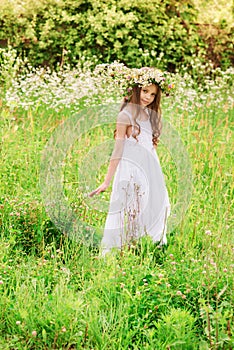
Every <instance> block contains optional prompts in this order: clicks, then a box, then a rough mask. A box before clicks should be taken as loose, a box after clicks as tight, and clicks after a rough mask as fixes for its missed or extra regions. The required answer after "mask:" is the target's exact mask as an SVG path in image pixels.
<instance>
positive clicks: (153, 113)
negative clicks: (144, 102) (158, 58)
mask: <svg viewBox="0 0 234 350" xmlns="http://www.w3.org/2000/svg"><path fill="white" fill-rule="evenodd" d="M156 87H157V92H156V95H155V98H154V100H153V102H152V103H151V104H150V105H148V106H147V109H148V112H149V117H150V123H151V127H152V142H153V145H154V146H157V145H158V143H159V136H160V134H161V130H162V122H161V107H160V102H161V88H160V87H159V86H158V85H156ZM141 89H142V88H141V87H139V86H134V87H133V89H132V95H131V96H130V98H124V102H123V104H122V106H121V108H120V111H122V110H123V109H124V108H125V107H126V106H127V104H128V103H131V104H132V106H133V109H134V113H133V122H134V125H136V126H137V128H138V135H139V134H140V132H141V128H140V125H139V124H138V123H137V121H136V119H137V117H138V116H139V114H140V110H141V106H140V95H141ZM138 106H139V107H138ZM133 137H135V138H136V139H137V135H135V134H134V135H133Z"/></svg>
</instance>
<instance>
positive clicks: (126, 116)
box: [117, 108, 132, 124]
mask: <svg viewBox="0 0 234 350" xmlns="http://www.w3.org/2000/svg"><path fill="white" fill-rule="evenodd" d="M117 121H118V122H122V123H126V124H129V123H130V124H132V116H131V113H130V111H129V110H128V109H127V108H124V109H123V110H122V111H120V112H119V114H118V117H117Z"/></svg>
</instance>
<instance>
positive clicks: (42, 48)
mask: <svg viewBox="0 0 234 350" xmlns="http://www.w3.org/2000/svg"><path fill="white" fill-rule="evenodd" d="M0 16H1V18H2V21H1V26H0V45H1V46H2V47H4V46H5V47H6V46H7V45H12V46H13V47H14V48H16V49H17V52H18V53H19V54H20V55H21V56H22V57H23V58H24V57H27V58H28V59H29V61H30V62H31V63H32V64H33V65H34V66H35V65H50V66H56V65H57V64H59V65H63V64H64V63H65V62H67V63H70V64H73V65H74V64H75V63H76V62H77V60H78V59H80V58H81V57H83V56H84V57H85V58H86V59H89V60H90V59H91V60H92V61H95V62H97V61H98V62H111V61H114V60H120V61H122V62H124V63H126V64H127V65H129V66H142V65H156V66H159V67H162V68H167V69H169V70H172V71H173V70H174V69H175V68H176V67H178V66H180V65H181V63H183V64H186V65H189V64H190V61H191V57H192V56H193V55H199V57H201V58H202V59H203V60H204V59H205V57H206V56H207V57H208V58H210V59H211V60H213V61H215V64H216V65H217V64H218V65H222V64H224V65H225V67H227V65H228V64H230V62H231V55H232V52H231V50H232V47H231V38H230V33H231V29H229V30H227V29H222V28H221V27H219V28H218V33H219V35H218V38H217V39H216V40H213V39H212V40H213V41H214V43H213V44H212V45H211V44H210V40H211V38H210V37H209V35H208V34H207V33H208V32H206V31H204V30H203V29H202V33H201V28H200V27H197V26H196V18H197V10H196V8H195V5H194V4H193V1H191V0H187V1H185V0H183V1H180V2H178V1H175V0H173V1H167V0H164V1H160V0H152V1H151V2H145V1H144V0H139V1H137V2H129V1H128V0H120V1H117V0H108V1H107V0H92V1H91V0H89V1H84V0H80V1H73V0H66V1H61V0H60V1H56V0H50V1H44V0H38V1H35V0H34V1H31V0H27V1H25V2H24V6H22V5H20V2H14V3H13V2H10V1H9V0H4V1H3V2H1V5H0ZM212 38H213V37H212Z"/></svg>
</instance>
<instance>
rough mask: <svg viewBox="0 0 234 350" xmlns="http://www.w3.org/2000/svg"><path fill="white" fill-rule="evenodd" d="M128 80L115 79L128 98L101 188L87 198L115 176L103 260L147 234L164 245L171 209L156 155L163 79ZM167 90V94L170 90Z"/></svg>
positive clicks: (150, 75)
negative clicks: (111, 251)
mask: <svg viewBox="0 0 234 350" xmlns="http://www.w3.org/2000/svg"><path fill="white" fill-rule="evenodd" d="M126 69H127V68H126ZM127 74H128V75H127ZM127 74H126V71H124V72H123V74H122V76H121V79H120V75H121V73H120V72H118V79H119V80H120V81H121V82H123V81H124V79H125V80H126V82H125V89H126V88H127V91H128V94H129V96H125V98H124V102H123V104H122V106H121V109H120V113H119V115H118V118H117V124H116V130H115V147H114V151H113V153H112V156H111V160H110V164H109V167H108V171H107V174H106V177H105V180H104V182H103V183H102V184H101V185H100V186H99V187H98V188H97V189H95V190H94V191H93V192H91V193H90V194H89V195H90V196H91V197H92V196H93V195H97V194H99V193H101V192H103V191H105V190H106V189H107V187H108V186H109V185H110V183H111V180H112V178H113V176H114V175H115V176H114V181H113V187H112V193H111V199H110V207H109V212H108V215H107V219H106V224H105V229H104V235H103V239H102V242H101V246H102V253H103V255H105V254H106V253H107V252H109V251H110V250H111V248H114V247H116V248H120V249H121V248H122V247H123V246H124V245H126V244H133V242H134V241H135V240H137V239H139V238H140V237H142V236H143V235H146V234H148V235H150V236H151V237H152V239H153V241H154V242H156V241H159V242H160V243H161V244H165V243H166V242H167V240H166V220H167V217H168V215H169V212H170V204H169V198H168V192H167V189H166V186H165V181H164V177H163V173H162V170H161V166H160V163H159V160H158V156H157V153H156V151H155V147H156V146H157V144H158V142H159V136H160V133H161V108H160V101H161V92H162V90H163V89H164V88H165V81H166V79H165V77H164V75H163V74H162V73H161V72H159V71H158V70H155V69H152V68H149V69H148V68H147V69H146V68H142V69H132V70H131V71H130V69H129V71H128V72H127ZM111 76H112V78H113V77H115V76H116V74H112V75H111ZM169 85H171V84H169ZM169 85H168V84H167V85H166V86H167V89H168V90H169V89H170V88H171V87H172V85H171V87H170V86H169ZM164 90H165V89H164Z"/></svg>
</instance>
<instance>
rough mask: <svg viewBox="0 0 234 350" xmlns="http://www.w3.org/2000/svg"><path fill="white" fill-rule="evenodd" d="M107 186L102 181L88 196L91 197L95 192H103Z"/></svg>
mask: <svg viewBox="0 0 234 350" xmlns="http://www.w3.org/2000/svg"><path fill="white" fill-rule="evenodd" d="M108 186H109V185H108V184H107V183H105V182H103V183H102V184H101V185H100V186H99V187H98V188H96V190H94V191H92V192H90V193H89V194H88V196H89V197H93V196H94V195H95V194H99V193H101V192H104V191H105V190H106V189H107V187H108Z"/></svg>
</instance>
